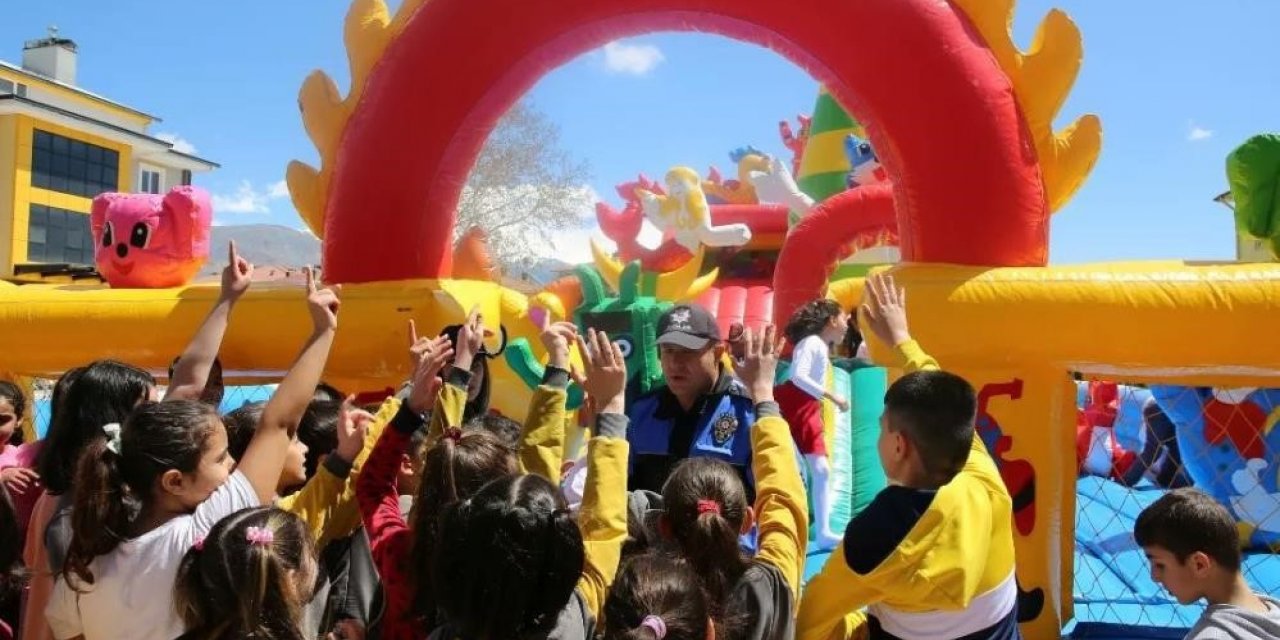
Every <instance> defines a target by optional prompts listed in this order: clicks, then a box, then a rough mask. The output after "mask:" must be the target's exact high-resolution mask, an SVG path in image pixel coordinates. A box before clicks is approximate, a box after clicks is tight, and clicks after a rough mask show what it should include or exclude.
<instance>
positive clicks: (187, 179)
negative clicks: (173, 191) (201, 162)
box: [182, 169, 191, 187]
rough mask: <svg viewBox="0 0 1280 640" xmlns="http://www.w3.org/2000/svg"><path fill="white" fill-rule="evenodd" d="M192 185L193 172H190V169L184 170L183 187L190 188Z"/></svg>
mask: <svg viewBox="0 0 1280 640" xmlns="http://www.w3.org/2000/svg"><path fill="white" fill-rule="evenodd" d="M190 184H191V170H190V169H183V170H182V186H184V187H185V186H188V185H190Z"/></svg>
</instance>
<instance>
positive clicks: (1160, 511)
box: [1133, 488, 1280, 640]
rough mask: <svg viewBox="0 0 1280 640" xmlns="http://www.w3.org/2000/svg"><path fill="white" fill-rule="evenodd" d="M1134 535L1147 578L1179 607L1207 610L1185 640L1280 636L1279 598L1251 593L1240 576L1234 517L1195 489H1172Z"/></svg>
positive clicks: (1147, 512)
mask: <svg viewBox="0 0 1280 640" xmlns="http://www.w3.org/2000/svg"><path fill="white" fill-rule="evenodd" d="M1133 537H1134V539H1135V540H1136V541H1137V543H1138V545H1139V546H1141V547H1142V549H1143V551H1144V552H1146V554H1147V560H1149V561H1150V562H1151V579H1152V580H1154V581H1156V582H1158V583H1160V584H1161V585H1162V586H1163V587H1164V588H1165V589H1167V590H1168V591H1169V594H1170V595H1172V596H1173V597H1174V598H1176V599H1177V600H1178V602H1179V603H1180V604H1184V605H1186V604H1192V603H1194V602H1197V601H1199V600H1201V599H1203V600H1205V601H1206V602H1207V603H1208V604H1209V606H1208V608H1206V609H1205V611H1204V614H1202V615H1201V616H1200V619H1199V620H1197V621H1196V624H1195V626H1194V627H1192V628H1191V631H1190V632H1188V633H1187V635H1186V640H1263V639H1264V638H1280V600H1277V599H1276V598H1273V597H1271V596H1267V595H1264V594H1260V593H1254V591H1253V589H1252V588H1251V587H1250V586H1249V582H1248V581H1247V580H1245V578H1244V574H1243V573H1241V572H1240V561H1241V558H1240V538H1239V533H1238V532H1237V530H1236V519H1235V518H1234V517H1232V516H1231V512H1229V511H1227V509H1226V507H1224V506H1222V505H1221V504H1219V503H1218V501H1217V500H1214V499H1213V498H1212V497H1210V496H1209V495H1208V494H1206V493H1204V492H1201V491H1198V490H1196V489H1190V488H1185V489H1175V490H1173V491H1170V492H1169V493H1166V494H1165V495H1164V496H1162V497H1161V498H1160V499H1159V500H1156V501H1155V502H1153V503H1152V504H1151V506H1149V507H1147V508H1146V509H1143V510H1142V513H1141V514H1139V515H1138V520H1137V522H1135V523H1134V527H1133Z"/></svg>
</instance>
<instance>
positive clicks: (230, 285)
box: [222, 240, 253, 301]
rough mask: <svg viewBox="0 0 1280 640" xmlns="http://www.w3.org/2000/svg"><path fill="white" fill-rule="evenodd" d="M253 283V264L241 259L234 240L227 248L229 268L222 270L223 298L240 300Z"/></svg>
mask: <svg viewBox="0 0 1280 640" xmlns="http://www.w3.org/2000/svg"><path fill="white" fill-rule="evenodd" d="M252 282H253V263H252V262H249V261H248V260H245V259H244V258H241V257H240V254H239V253H237V252H236V241H235V240H232V241H231V242H230V244H229V245H228V248H227V266H226V268H224V269H223V270H222V297H223V298H225V299H227V300H231V301H235V300H239V299H240V296H242V295H244V292H246V291H248V290H249V284H250V283H252Z"/></svg>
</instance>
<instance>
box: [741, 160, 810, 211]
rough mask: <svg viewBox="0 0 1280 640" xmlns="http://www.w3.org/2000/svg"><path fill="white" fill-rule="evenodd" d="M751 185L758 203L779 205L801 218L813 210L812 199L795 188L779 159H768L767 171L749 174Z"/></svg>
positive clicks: (789, 173) (789, 174) (790, 176)
mask: <svg viewBox="0 0 1280 640" xmlns="http://www.w3.org/2000/svg"><path fill="white" fill-rule="evenodd" d="M749 175H750V179H751V185H752V186H753V187H755V189H756V197H757V198H758V199H759V200H760V202H762V203H765V202H768V203H773V204H780V205H784V206H786V207H787V208H788V209H790V210H791V211H793V212H794V213H796V214H797V215H801V216H803V215H804V214H806V213H809V211H810V210H811V209H813V205H814V204H815V203H814V201H813V198H810V197H809V196H808V195H806V194H805V193H804V192H803V191H801V190H800V187H798V186H796V180H795V178H794V177H792V175H791V170H790V169H788V168H787V163H785V162H783V161H782V160H781V159H779V158H769V170H768V171H767V172H763V171H752V172H751V173H750V174H749Z"/></svg>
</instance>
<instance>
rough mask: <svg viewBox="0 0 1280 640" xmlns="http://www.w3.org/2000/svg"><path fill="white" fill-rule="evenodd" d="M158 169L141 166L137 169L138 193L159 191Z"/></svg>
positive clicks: (160, 187)
mask: <svg viewBox="0 0 1280 640" xmlns="http://www.w3.org/2000/svg"><path fill="white" fill-rule="evenodd" d="M162 188H163V186H162V185H161V184H160V171H159V170H158V169H148V168H146V167H142V169H141V170H140V171H138V193H160V189H162Z"/></svg>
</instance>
